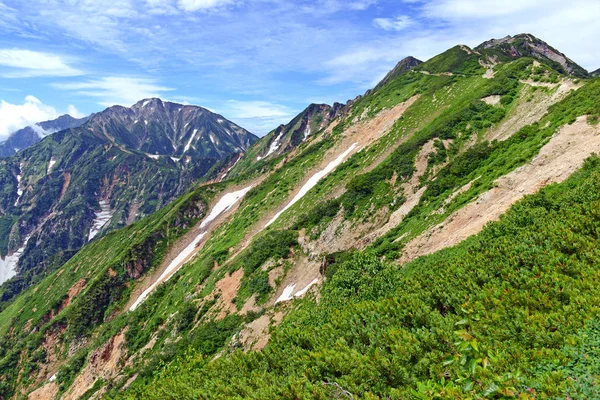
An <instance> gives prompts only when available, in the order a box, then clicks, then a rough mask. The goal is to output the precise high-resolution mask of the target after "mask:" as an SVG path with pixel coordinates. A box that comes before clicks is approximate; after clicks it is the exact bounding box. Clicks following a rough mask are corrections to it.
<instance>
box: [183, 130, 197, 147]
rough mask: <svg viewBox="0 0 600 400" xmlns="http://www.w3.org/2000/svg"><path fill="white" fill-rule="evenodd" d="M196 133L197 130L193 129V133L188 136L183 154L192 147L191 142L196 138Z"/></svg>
mask: <svg viewBox="0 0 600 400" xmlns="http://www.w3.org/2000/svg"><path fill="white" fill-rule="evenodd" d="M186 126H187V124H186ZM196 133H198V129H194V132H193V133H192V136H190V140H188V142H187V144H186V145H185V147H184V148H183V152H184V153H185V152H186V151H188V150H189V149H190V146H191V145H192V141H193V140H194V138H195V137H196Z"/></svg>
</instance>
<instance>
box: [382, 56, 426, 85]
mask: <svg viewBox="0 0 600 400" xmlns="http://www.w3.org/2000/svg"><path fill="white" fill-rule="evenodd" d="M420 64H423V61H421V60H418V59H416V58H414V57H412V56H408V57H406V58H404V59H402V60H400V61H399V62H398V64H396V66H395V67H394V69H392V70H391V71H390V72H388V73H387V75H386V76H385V77H384V78H383V79H382V80H381V82H379V83H378V84H377V86H375V88H374V89H373V90H377V89H379V88H380V87H382V86H384V85H385V84H386V83H388V82H390V81H391V80H392V79H394V78H395V77H397V76H398V75H401V74H403V73H405V72H407V71H410V70H411V69H413V68H414V67H416V66H418V65H420Z"/></svg>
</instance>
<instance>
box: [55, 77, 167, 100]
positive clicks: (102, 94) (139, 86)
mask: <svg viewBox="0 0 600 400" xmlns="http://www.w3.org/2000/svg"><path fill="white" fill-rule="evenodd" d="M52 87H54V88H56V89H61V90H67V91H73V92H75V93H76V94H78V95H82V96H88V97H93V98H96V99H97V100H98V104H101V105H104V106H107V107H110V106H113V105H115V104H119V105H122V106H127V107H129V106H130V105H132V104H134V103H136V102H138V101H139V100H141V99H145V98H149V97H160V96H161V94H162V93H164V92H168V91H171V90H174V89H172V88H169V87H165V86H161V85H159V84H158V83H157V82H156V80H154V79H149V78H136V77H123V76H109V77H104V78H101V79H95V80H88V81H82V82H71V83H53V84H52Z"/></svg>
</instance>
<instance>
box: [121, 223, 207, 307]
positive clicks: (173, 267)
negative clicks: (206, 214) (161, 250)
mask: <svg viewBox="0 0 600 400" xmlns="http://www.w3.org/2000/svg"><path fill="white" fill-rule="evenodd" d="M204 235H206V232H202V233H200V234H199V235H198V236H196V238H195V239H194V240H193V241H192V243H190V244H189V245H188V246H187V247H186V248H185V249H183V250H182V251H181V253H179V254H178V255H177V257H175V258H174V259H173V261H171V262H170V263H169V265H168V266H167V268H166V269H165V270H164V272H163V273H162V274H161V275H160V277H159V278H158V279H157V280H156V281H155V282H154V283H153V284H152V285H150V286H149V287H148V289H146V290H144V291H143V292H142V294H140V296H139V297H138V298H137V300H136V301H135V303H133V304H132V305H131V307H129V311H133V310H135V309H136V308H138V306H139V305H140V304H142V303H143V302H144V300H146V298H147V297H148V295H150V293H152V291H153V290H154V289H156V287H157V286H158V285H160V284H161V283H162V282H166V281H167V280H169V278H171V277H172V276H173V274H174V273H175V272H176V271H177V270H178V269H179V268H180V267H181V266H183V263H184V262H186V261H189V260H188V258H189V257H190V256H191V255H192V254H193V253H194V250H196V246H198V244H200V241H201V240H202V238H203V237H204Z"/></svg>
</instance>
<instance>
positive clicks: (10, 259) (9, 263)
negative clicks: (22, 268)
mask: <svg viewBox="0 0 600 400" xmlns="http://www.w3.org/2000/svg"><path fill="white" fill-rule="evenodd" d="M28 241H29V237H27V238H25V242H24V243H23V246H21V247H20V248H19V249H17V250H16V251H15V252H14V253H12V254H10V255H6V256H4V258H2V257H0V285H2V284H3V283H4V282H6V281H7V280H9V279H10V278H12V277H13V276H15V275H16V274H17V271H16V267H17V263H18V262H19V258H21V255H23V251H25V246H27V242H28Z"/></svg>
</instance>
